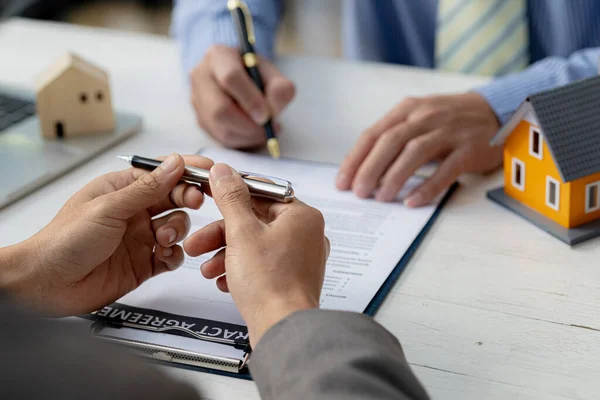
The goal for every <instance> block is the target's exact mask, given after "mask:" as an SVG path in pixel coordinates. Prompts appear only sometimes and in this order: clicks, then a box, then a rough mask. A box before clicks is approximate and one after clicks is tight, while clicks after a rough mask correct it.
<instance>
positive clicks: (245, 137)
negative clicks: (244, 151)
mask: <svg viewBox="0 0 600 400" xmlns="http://www.w3.org/2000/svg"><path fill="white" fill-rule="evenodd" d="M259 69H260V74H261V77H262V79H263V83H264V85H265V94H262V93H261V92H260V90H259V89H258V88H257V87H256V85H255V84H254V82H252V80H251V79H250V77H249V76H248V74H247V73H246V71H245V69H244V65H243V63H242V59H241V57H240V53H239V50H237V49H234V48H231V47H225V46H213V47H211V48H210V49H209V50H208V52H207V53H206V56H205V57H204V59H203V60H202V61H201V62H200V64H198V66H197V67H196V68H195V69H194V70H193V71H192V73H191V75H190V80H191V85H192V104H193V105H194V108H195V110H196V117H197V119H198V124H199V125H200V127H202V129H204V130H205V131H206V132H208V133H209V134H210V135H211V136H213V137H214V138H215V139H216V140H218V141H219V142H221V143H222V144H224V145H225V146H228V147H233V148H248V147H253V146H258V145H260V144H262V143H264V141H265V133H264V128H263V127H262V126H263V125H264V124H265V122H267V121H268V120H269V119H270V118H275V117H277V115H278V114H279V113H280V112H281V111H282V110H283V109H284V108H285V107H286V106H287V105H288V104H289V103H290V101H292V99H293V98H294V95H295V88H294V84H293V83H292V82H291V81H290V80H288V79H287V78H286V77H285V76H283V75H282V74H281V72H279V70H278V69H277V68H276V67H275V66H274V65H273V64H272V63H270V62H269V61H268V60H266V59H264V58H261V57H259ZM276 127H277V125H276Z"/></svg>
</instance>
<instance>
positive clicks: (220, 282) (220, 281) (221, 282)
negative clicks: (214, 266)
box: [217, 275, 229, 293]
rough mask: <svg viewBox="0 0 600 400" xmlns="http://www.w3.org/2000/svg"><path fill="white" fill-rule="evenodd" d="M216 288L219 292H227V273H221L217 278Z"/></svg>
mask: <svg viewBox="0 0 600 400" xmlns="http://www.w3.org/2000/svg"><path fill="white" fill-rule="evenodd" d="M217 288H218V289H219V290H220V291H221V292H225V293H229V285H228V284H227V275H223V276H220V277H218V278H217Z"/></svg>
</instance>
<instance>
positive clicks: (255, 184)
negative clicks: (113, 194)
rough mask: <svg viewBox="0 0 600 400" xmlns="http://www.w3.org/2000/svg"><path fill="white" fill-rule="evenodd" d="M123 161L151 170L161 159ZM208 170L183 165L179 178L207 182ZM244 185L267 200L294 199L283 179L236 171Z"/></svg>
mask: <svg viewBox="0 0 600 400" xmlns="http://www.w3.org/2000/svg"><path fill="white" fill-rule="evenodd" d="M119 158H120V159H121V160H123V161H126V162H128V163H129V164H131V166H133V167H135V168H140V169H145V170H147V171H153V170H154V169H155V168H157V167H158V166H159V165H160V164H161V163H162V161H158V160H153V159H150V158H144V157H139V156H119ZM209 172H210V171H208V170H205V169H201V168H196V167H191V166H189V165H186V166H185V173H184V174H183V176H182V177H181V180H182V181H184V182H187V183H195V184H208V183H209V179H208V175H209ZM238 173H239V174H240V175H241V177H242V179H243V180H244V182H246V185H248V188H249V189H250V194H251V195H252V196H256V197H263V198H266V199H269V200H275V201H280V202H283V203H289V202H290V201H292V200H293V199H294V189H293V188H292V184H291V182H288V181H286V180H283V179H279V178H273V177H268V176H264V175H260V174H253V173H249V172H241V171H238Z"/></svg>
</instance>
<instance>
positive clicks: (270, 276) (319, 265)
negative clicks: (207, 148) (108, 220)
mask: <svg viewBox="0 0 600 400" xmlns="http://www.w3.org/2000/svg"><path fill="white" fill-rule="evenodd" d="M210 188H211V192H212V196H213V198H214V199H215V203H216V204H217V206H218V207H219V210H220V211H221V214H223V218H224V219H223V220H221V221H217V222H215V223H213V224H210V225H207V226H206V227H204V228H202V229H201V230H199V231H198V232H196V233H194V234H193V235H192V236H190V237H189V238H188V239H186V241H185V242H184V248H185V251H186V253H188V254H189V255H191V256H199V255H201V254H205V253H209V252H211V251H214V250H219V249H221V250H220V251H219V252H218V253H216V255H215V256H214V257H213V258H212V259H211V260H209V261H207V262H206V263H205V264H204V265H202V267H201V271H202V274H203V275H204V276H205V277H206V278H208V279H214V278H218V279H217V286H218V287H219V289H221V290H222V291H230V292H231V295H232V297H233V300H234V301H235V304H236V305H237V307H238V309H239V311H240V313H241V315H242V317H243V318H244V320H245V321H246V324H247V325H248V332H249V333H250V341H251V343H252V345H253V346H256V343H258V341H259V340H260V338H261V337H262V335H263V334H264V333H265V332H266V331H267V330H269V329H270V328H271V327H272V326H273V325H275V324H276V323H277V322H279V321H281V320H283V319H284V318H286V317H287V316H288V315H290V314H292V313H293V312H295V311H299V310H304V309H309V308H317V307H318V306H319V298H320V295H321V287H322V285H323V279H324V276H325V262H326V261H327V257H328V256H329V241H328V240H327V238H326V237H325V233H324V229H325V222H324V220H323V216H322V215H321V213H320V212H319V211H317V210H315V209H314V208H312V207H309V206H307V205H305V204H304V203H302V202H300V201H298V200H294V201H293V202H291V203H289V204H283V203H271V202H267V201H264V200H257V199H251V198H250V193H249V191H248V187H247V186H246V184H244V182H243V181H242V179H241V177H240V176H239V175H238V174H236V173H233V171H232V169H231V168H229V167H228V166H226V165H223V164H217V165H215V166H214V167H213V168H212V170H211V172H210Z"/></svg>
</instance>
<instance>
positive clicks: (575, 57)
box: [475, 48, 600, 123]
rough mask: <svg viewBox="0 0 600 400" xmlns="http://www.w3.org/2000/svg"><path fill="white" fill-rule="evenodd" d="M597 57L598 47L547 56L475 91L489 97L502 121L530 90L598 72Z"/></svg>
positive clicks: (575, 79)
mask: <svg viewBox="0 0 600 400" xmlns="http://www.w3.org/2000/svg"><path fill="white" fill-rule="evenodd" d="M599 57H600V48H592V49H584V50H580V51H577V52H575V53H573V54H571V56H570V57H568V58H564V57H548V58H546V59H543V60H541V61H539V62H537V63H535V64H533V65H532V66H530V67H529V68H527V69H526V70H524V71H522V72H518V73H516V74H511V75H508V76H505V77H501V78H498V79H496V80H495V81H493V82H492V83H490V84H489V85H486V86H483V87H480V88H478V89H476V90H475V91H476V92H478V93H479V94H481V95H482V96H483V97H484V98H485V99H486V100H487V101H488V103H489V104H490V106H491V107H492V109H493V110H494V112H495V113H496V116H497V117H498V119H499V120H500V122H501V123H505V122H506V121H507V120H508V119H509V118H510V116H511V115H512V114H513V113H514V112H515V111H516V109H517V108H518V107H519V105H520V104H521V103H522V102H523V101H524V100H525V99H526V98H527V96H529V95H530V94H533V93H537V92H541V91H544V90H548V89H552V88H555V87H557V86H562V85H566V84H568V83H571V82H574V81H577V80H580V79H583V78H587V77H591V76H595V75H597V74H598V59H599Z"/></svg>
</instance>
